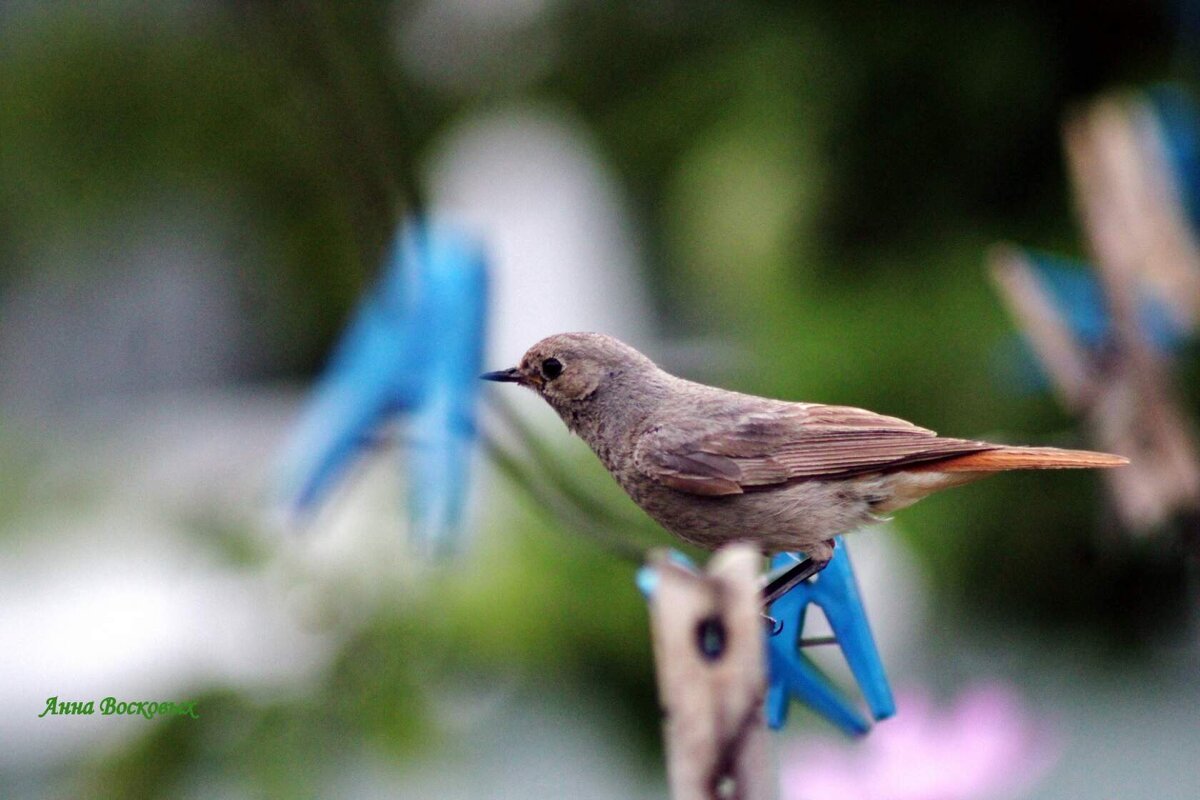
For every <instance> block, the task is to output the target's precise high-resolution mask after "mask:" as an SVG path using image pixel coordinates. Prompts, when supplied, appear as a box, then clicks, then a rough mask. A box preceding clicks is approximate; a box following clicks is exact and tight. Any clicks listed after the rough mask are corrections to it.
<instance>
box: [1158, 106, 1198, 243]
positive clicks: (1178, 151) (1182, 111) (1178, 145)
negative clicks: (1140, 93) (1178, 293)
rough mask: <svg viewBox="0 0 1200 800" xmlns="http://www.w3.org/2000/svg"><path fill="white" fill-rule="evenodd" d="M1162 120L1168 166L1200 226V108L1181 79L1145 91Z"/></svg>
mask: <svg viewBox="0 0 1200 800" xmlns="http://www.w3.org/2000/svg"><path fill="white" fill-rule="evenodd" d="M1145 94H1146V99H1147V100H1148V101H1149V104H1150V109H1151V111H1153V113H1154V116H1155V118H1156V119H1157V121H1158V126H1157V132H1158V135H1159V137H1160V141H1161V143H1162V151H1163V154H1164V155H1165V156H1166V160H1167V168H1168V169H1169V170H1170V171H1171V175H1172V177H1173V178H1174V179H1175V185H1176V186H1177V187H1178V188H1179V191H1180V194H1181V195H1182V197H1181V198H1180V199H1181V200H1182V201H1183V204H1184V207H1185V208H1186V210H1187V213H1188V219H1190V220H1191V222H1192V227H1193V228H1195V229H1198V230H1200V109H1198V108H1197V107H1196V101H1195V100H1194V99H1193V97H1192V94H1191V92H1189V91H1188V90H1187V89H1186V88H1184V87H1183V86H1182V85H1180V84H1178V83H1160V84H1156V85H1154V86H1151V87H1150V88H1148V89H1147V90H1146V92H1145Z"/></svg>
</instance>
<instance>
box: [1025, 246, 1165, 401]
mask: <svg viewBox="0 0 1200 800" xmlns="http://www.w3.org/2000/svg"><path fill="white" fill-rule="evenodd" d="M1023 255H1024V257H1025V260H1026V263H1028V264H1029V266H1030V268H1031V269H1032V270H1033V273H1034V275H1035V277H1036V278H1037V279H1038V282H1039V283H1040V284H1041V286H1042V288H1043V289H1044V290H1045V293H1046V296H1047V297H1048V298H1049V300H1050V302H1051V303H1053V305H1054V307H1055V308H1056V309H1057V310H1058V312H1059V314H1061V316H1062V319H1063V321H1064V322H1065V324H1066V325H1067V327H1068V328H1069V329H1070V330H1071V333H1073V334H1074V335H1075V337H1076V338H1077V340H1078V341H1079V343H1080V344H1081V345H1082V346H1083V347H1084V348H1086V349H1088V350H1091V351H1093V352H1100V351H1102V350H1103V348H1104V347H1105V346H1106V344H1107V343H1108V342H1109V341H1110V337H1111V335H1112V321H1111V319H1110V318H1109V313H1108V304H1107V301H1106V300H1105V297H1104V287H1103V286H1102V285H1101V284H1100V281H1099V278H1098V277H1097V275H1096V272H1095V271H1094V270H1093V269H1092V268H1091V267H1090V266H1089V265H1088V264H1086V263H1085V262H1083V261H1078V260H1075V259H1070V258H1065V257H1063V256H1058V255H1052V254H1050V253H1044V252H1039V251H1034V250H1026V251H1023ZM1138 314H1139V324H1140V325H1141V328H1142V330H1143V331H1144V332H1145V334H1146V336H1147V338H1148V340H1149V342H1150V344H1151V345H1152V346H1153V347H1154V348H1155V349H1156V350H1158V351H1159V352H1161V353H1174V352H1177V351H1178V350H1179V349H1180V348H1181V347H1182V346H1183V345H1184V343H1185V341H1186V340H1187V338H1188V335H1189V334H1188V332H1187V331H1185V330H1183V329H1181V328H1180V327H1179V326H1178V325H1177V324H1175V322H1174V321H1173V318H1172V315H1171V313H1170V311H1169V309H1168V308H1167V306H1166V304H1165V303H1163V302H1162V300H1160V299H1159V298H1157V297H1154V296H1152V295H1144V296H1143V297H1142V298H1141V302H1140V305H1139V308H1138ZM1014 347H1019V349H1017V350H1015V352H1014V351H1013V350H1008V351H1007V352H1006V357H1007V358H1008V359H1012V360H1014V361H1015V362H1016V363H1017V364H1019V365H1020V367H1019V378H1018V381H1017V384H1016V385H1018V386H1022V387H1025V388H1027V389H1029V390H1035V389H1036V390H1040V389H1043V388H1045V376H1044V374H1043V373H1042V370H1041V367H1040V366H1038V361H1037V358H1036V357H1035V356H1034V354H1033V352H1032V350H1030V349H1029V347H1028V345H1027V344H1025V342H1024V341H1023V340H1022V341H1021V342H1020V344H1019V345H1014ZM1010 385H1012V384H1010Z"/></svg>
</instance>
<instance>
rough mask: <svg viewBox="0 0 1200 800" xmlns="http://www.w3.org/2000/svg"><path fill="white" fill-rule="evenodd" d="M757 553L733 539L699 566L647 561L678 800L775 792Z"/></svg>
mask: <svg viewBox="0 0 1200 800" xmlns="http://www.w3.org/2000/svg"><path fill="white" fill-rule="evenodd" d="M760 562H761V556H760V554H759V552H758V550H757V549H756V548H754V547H753V546H751V545H749V544H746V543H737V544H732V545H728V546H726V547H724V548H722V549H721V550H720V551H718V552H717V553H716V555H714V556H713V557H712V559H711V560H710V561H709V564H708V569H707V572H704V573H701V572H697V571H696V570H694V569H691V568H690V567H688V566H686V565H684V564H682V563H680V562H679V561H678V560H676V559H673V558H672V557H671V556H670V554H668V553H666V552H658V553H655V554H653V555H652V556H651V558H650V563H649V566H648V567H647V568H646V569H647V573H646V574H647V575H648V583H649V584H650V586H649V587H648V588H649V591H648V595H649V602H650V626H651V633H652V636H653V639H654V660H655V664H656V669H657V674H658V691H659V702H660V704H661V706H662V709H663V713H664V722H663V733H664V738H665V743H666V759H667V779H668V782H669V783H670V787H671V797H672V798H673V800H715V799H716V798H720V800H734V799H735V798H736V800H770V798H774V797H775V796H776V778H775V775H774V774H773V770H772V769H771V768H770V762H771V759H770V756H769V752H768V747H769V741H768V733H767V728H766V722H765V718H764V710H763V699H764V697H765V694H766V668H765V658H764V645H763V636H764V627H763V626H764V621H763V617H762V601H761V596H760V587H759V578H758V572H759V565H760Z"/></svg>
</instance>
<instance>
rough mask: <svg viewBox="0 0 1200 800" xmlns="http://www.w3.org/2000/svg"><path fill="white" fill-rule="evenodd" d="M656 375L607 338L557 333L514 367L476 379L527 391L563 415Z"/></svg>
mask: <svg viewBox="0 0 1200 800" xmlns="http://www.w3.org/2000/svg"><path fill="white" fill-rule="evenodd" d="M657 370H658V368H657V367H655V366H654V362H652V361H651V360H650V359H648V358H646V357H645V356H644V355H642V354H641V353H639V352H638V351H637V350H634V349H633V348H632V347H630V346H629V345H627V344H625V343H623V342H620V341H618V340H617V339H614V338H613V337H611V336H605V335H604V334H602V333H560V334H557V335H555V336H549V337H547V338H545V339H542V340H541V341H540V342H538V343H537V344H535V345H534V346H533V347H531V348H529V350H528V351H526V353H525V355H524V356H522V357H521V363H520V364H519V365H518V366H515V367H512V368H511V369H504V370H499V371H497V372H488V373H486V374H484V375H481V376H480V377H482V378H483V379H484V380H489V381H502V382H507V383H518V384H520V385H522V386H527V387H529V388H530V389H533V390H534V391H535V392H537V393H538V394H540V395H541V396H542V397H543V398H545V400H546V402H548V403H549V404H550V405H551V406H553V407H554V408H555V409H558V410H560V411H561V410H563V409H565V408H568V407H571V406H578V405H579V404H581V403H586V402H587V401H589V400H591V399H593V398H594V397H595V396H596V395H597V393H598V392H599V391H600V390H602V389H603V388H605V387H608V386H611V385H613V384H615V383H618V382H621V381H623V379H625V378H627V377H630V376H633V377H644V376H647V375H651V374H653V373H655V372H657Z"/></svg>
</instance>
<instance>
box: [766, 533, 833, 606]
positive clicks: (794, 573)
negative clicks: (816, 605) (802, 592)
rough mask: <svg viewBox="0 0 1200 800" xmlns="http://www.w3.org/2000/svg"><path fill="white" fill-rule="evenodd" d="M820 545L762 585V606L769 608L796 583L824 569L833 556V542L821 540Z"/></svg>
mask: <svg viewBox="0 0 1200 800" xmlns="http://www.w3.org/2000/svg"><path fill="white" fill-rule="evenodd" d="M821 545H822V546H820V547H814V548H813V555H810V556H809V557H808V558H806V559H804V560H803V561H800V562H797V563H796V564H794V565H792V566H791V567H788V568H787V570H786V571H784V572H783V573H782V574H781V575H779V576H777V577H775V578H774V579H772V580H771V581H770V582H769V583H767V585H766V586H764V587H763V608H770V607H771V604H772V603H774V602H775V601H776V600H778V599H779V598H781V597H783V596H784V595H785V594H787V593H788V592H790V591H791V590H792V589H794V588H795V587H796V586H797V585H798V584H800V583H801V582H803V581H806V580H808V579H809V578H811V577H812V576H814V575H816V574H817V573H818V572H820V571H821V570H823V569H825V566H826V565H827V564H828V563H829V561H830V559H832V558H833V547H834V543H833V541H832V540H831V541H828V542H822V543H821Z"/></svg>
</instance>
